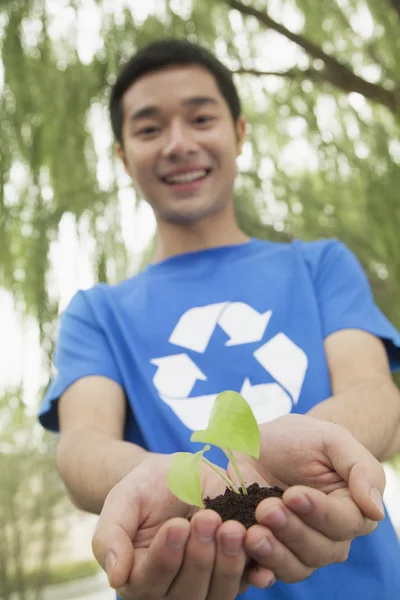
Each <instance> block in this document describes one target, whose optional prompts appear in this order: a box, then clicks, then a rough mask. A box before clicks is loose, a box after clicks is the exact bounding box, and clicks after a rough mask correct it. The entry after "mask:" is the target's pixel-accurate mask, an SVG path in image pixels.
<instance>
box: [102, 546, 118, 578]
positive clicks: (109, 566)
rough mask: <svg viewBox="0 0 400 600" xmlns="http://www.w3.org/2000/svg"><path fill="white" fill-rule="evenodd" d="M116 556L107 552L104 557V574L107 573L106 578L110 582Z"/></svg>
mask: <svg viewBox="0 0 400 600" xmlns="http://www.w3.org/2000/svg"><path fill="white" fill-rule="evenodd" d="M117 560H118V558H117V555H116V554H114V552H112V551H111V552H109V553H108V554H107V556H106V562H105V568H106V573H107V577H108V579H109V580H111V577H112V574H113V571H114V567H115V565H116V564H117Z"/></svg>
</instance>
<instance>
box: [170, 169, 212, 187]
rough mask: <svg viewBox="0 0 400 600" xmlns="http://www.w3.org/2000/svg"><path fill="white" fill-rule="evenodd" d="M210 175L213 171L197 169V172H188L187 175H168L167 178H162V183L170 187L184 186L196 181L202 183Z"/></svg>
mask: <svg viewBox="0 0 400 600" xmlns="http://www.w3.org/2000/svg"><path fill="white" fill-rule="evenodd" d="M210 173H211V169H196V170H195V171H188V172H186V173H179V174H176V175H166V176H165V177H162V181H163V182H164V183H167V184H168V185H182V184H188V183H194V182H195V181H201V180H203V179H205V178H206V177H207V176H208V175H209V174H210Z"/></svg>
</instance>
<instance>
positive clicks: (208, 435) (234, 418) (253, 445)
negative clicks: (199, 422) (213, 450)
mask: <svg viewBox="0 0 400 600" xmlns="http://www.w3.org/2000/svg"><path fill="white" fill-rule="evenodd" d="M190 440H191V441H192V442H205V443H207V442H208V443H210V444H213V445H214V446H218V447H219V448H221V449H222V450H223V451H224V452H225V454H226V455H227V457H228V459H229V460H230V461H231V463H232V465H233V467H234V468H235V470H236V473H237V475H238V478H239V481H240V483H241V488H242V493H243V494H247V489H246V484H245V482H244V480H243V477H242V474H241V473H240V471H239V468H238V466H237V464H236V460H235V456H234V454H233V453H234V452H241V453H243V454H247V455H249V456H254V457H256V458H258V457H259V455H260V430H259V428H258V425H257V421H256V419H255V417H254V414H253V411H252V410H251V408H250V406H249V404H248V403H247V402H246V400H245V399H244V398H243V396H241V395H240V394H238V393H237V392H232V391H226V392H222V393H221V394H219V395H218V396H217V398H216V399H215V402H214V405H213V408H212V411H211V414H210V418H209V421H208V426H207V429H204V430H201V431H195V432H194V433H193V434H192V436H191V438H190ZM209 449H210V446H208V445H207V446H205V447H204V448H203V449H202V450H200V451H199V452H196V454H190V453H189V452H180V453H178V454H177V455H176V456H175V458H174V461H173V463H172V466H171V468H170V470H169V471H168V476H167V482H168V487H169V489H170V490H171V492H172V493H173V494H175V496H176V497H177V498H179V499H180V500H182V501H183V502H186V503H187V504H191V505H193V506H199V507H203V506H204V505H203V501H202V494H201V478H200V465H201V462H202V461H204V462H205V463H206V464H207V465H208V466H209V467H211V468H212V469H214V471H216V473H217V474H218V475H220V476H221V477H222V478H223V479H224V481H226V483H227V484H228V485H229V486H230V487H231V489H232V490H233V491H234V492H236V493H237V494H238V493H239V490H238V489H237V488H236V486H235V485H234V484H233V483H232V481H231V480H230V479H229V478H228V477H227V476H226V475H225V474H224V473H223V471H222V470H221V469H220V468H219V467H217V466H216V465H214V464H213V463H211V462H210V461H208V460H207V459H206V458H204V456H203V454H204V452H205V451H207V450H209Z"/></svg>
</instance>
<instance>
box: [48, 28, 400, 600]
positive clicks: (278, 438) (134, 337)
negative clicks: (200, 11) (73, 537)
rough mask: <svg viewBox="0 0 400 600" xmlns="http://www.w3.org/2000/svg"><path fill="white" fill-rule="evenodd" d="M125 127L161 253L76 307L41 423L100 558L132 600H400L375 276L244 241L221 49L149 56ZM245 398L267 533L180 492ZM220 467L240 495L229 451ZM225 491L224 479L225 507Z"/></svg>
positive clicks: (390, 352)
mask: <svg viewBox="0 0 400 600" xmlns="http://www.w3.org/2000/svg"><path fill="white" fill-rule="evenodd" d="M110 112H111V121H112V126H113V130H114V133H115V136H116V139H117V151H118V155H119V157H120V158H121V160H122V162H123V164H124V166H125V169H126V171H127V173H128V174H129V175H130V176H131V178H132V180H133V181H134V183H135V185H136V186H137V188H138V190H139V191H140V193H141V195H142V196H143V197H144V198H145V199H146V201H147V202H148V203H149V204H150V206H151V207H152V208H153V210H154V213H155V216H156V219H157V253H156V256H155V259H154V262H153V263H152V264H151V265H149V266H148V267H147V269H145V270H144V271H143V272H142V273H140V274H138V275H136V276H135V277H133V278H131V279H128V280H127V281H124V282H122V283H120V284H119V285H116V286H107V285H104V284H101V285H98V286H95V287H94V288H93V289H90V290H87V291H84V292H83V291H80V292H78V293H77V294H76V296H75V297H74V298H73V300H72V301H71V303H70V305H69V307H68V308H67V310H66V312H65V313H64V315H63V317H62V320H61V328H60V336H59V341H58V346H57V351H56V355H55V365H56V367H57V375H56V377H55V379H54V381H53V382H52V384H51V386H50V388H49V390H48V392H47V394H46V398H45V401H44V404H43V407H42V411H41V415H40V419H41V422H42V424H43V425H44V426H45V427H48V428H50V429H54V430H57V429H58V428H59V429H60V431H61V438H60V443H59V448H58V455H57V462H58V469H59V472H60V474H61V477H62V478H63V480H64V482H65V484H66V487H67V489H68V491H69V494H70V496H71V498H72V500H73V502H74V503H75V504H76V505H77V506H78V507H80V508H82V509H83V510H87V511H89V512H93V513H97V514H100V519H99V523H98V527H97V529H96V532H95V535H94V538H93V550H94V553H95V556H96V558H97V559H98V561H99V562H100V564H101V565H102V567H103V568H104V569H105V570H106V572H107V574H108V577H109V580H110V584H111V586H112V587H113V588H115V589H117V590H118V593H119V595H120V597H121V598H123V599H127V600H133V599H134V600H145V599H146V600H161V599H164V598H165V599H168V600H178V599H179V600H181V599H187V600H233V599H234V598H235V597H236V596H237V594H238V593H240V592H243V591H245V590H247V591H245V593H244V595H243V596H242V597H243V598H244V599H246V600H256V599H261V598H264V599H266V598H271V599H289V598H290V599H296V600H303V599H307V600H314V599H315V600H317V599H318V600H320V599H322V598H324V599H327V600H330V599H333V598H338V597H340V598H341V599H344V600H350V598H351V599H353V598H354V596H355V595H356V594H357V596H359V597H361V598H363V600H375V599H376V598H378V597H382V598H385V599H388V600H390V599H395V598H399V597H400V581H399V577H398V575H397V572H398V566H399V561H400V548H399V544H398V541H397V539H396V536H395V533H394V531H393V527H392V525H391V523H390V520H389V518H388V516H385V517H384V509H383V506H382V493H383V490H384V486H385V479H384V472H383V469H382V466H381V464H380V461H383V460H386V459H387V458H389V457H390V456H392V455H393V454H394V453H395V452H397V451H398V450H399V449H400V429H399V423H400V395H399V391H398V389H397V388H396V387H395V385H394V383H393V381H392V379H391V374H390V367H392V369H394V368H395V367H398V366H399V365H400V351H399V348H400V335H399V334H398V332H397V331H396V330H395V329H394V328H393V326H392V325H391V324H390V323H389V322H388V321H387V319H386V318H385V317H384V316H383V315H382V313H381V312H380V311H379V309H378V308H377V307H376V306H375V304H374V302H373V298H372V295H371V292H370V289H369V286H368V283H367V280H366V277H365V275H364V273H363V271H362V270H361V268H360V266H359V264H358V262H357V260H356V259H355V257H354V256H353V255H352V254H351V252H350V251H349V250H348V249H347V248H346V247H345V246H344V245H342V244H341V243H339V242H337V241H335V240H325V241H319V242H313V243H304V242H300V241H294V242H293V243H290V244H276V243H270V242H261V241H258V240H254V239H249V238H248V237H247V236H246V235H244V233H243V232H242V231H241V230H240V229H239V227H238V225H237V223H236V220H235V216H234V208H233V202H232V194H233V187H234V180H235V176H236V159H237V156H238V155H239V154H240V152H241V148H242V145H243V142H244V138H245V128H246V124H245V120H244V118H243V117H242V116H241V112H240V102H239V99H238V96H237V92H236V89H235V87H234V84H233V81H232V76H231V74H230V72H229V71H227V69H225V67H223V66H222V65H221V64H220V63H219V62H218V61H217V60H216V59H215V57H213V56H212V55H211V54H210V53H208V52H207V51H205V50H204V49H202V48H199V47H198V46H195V45H192V44H189V43H186V42H184V41H174V40H165V41H161V42H155V43H154V44H151V45H150V46H149V47H146V48H144V49H143V50H141V51H140V52H139V53H138V54H137V55H136V56H134V57H133V58H132V59H131V60H130V61H129V62H128V64H127V65H126V66H125V67H124V69H123V70H122V71H121V73H120V75H119V77H118V79H117V81H116V83H115V85H114V87H113V90H112V95H111V102H110ZM226 389H234V390H237V391H239V392H241V393H242V394H243V395H244V397H245V398H246V399H247V401H248V402H249V404H250V405H251V406H252V408H253V411H254V414H255V416H256V418H257V420H258V422H259V424H260V430H261V440H262V443H261V455H260V460H258V461H255V460H249V459H247V458H246V457H245V456H238V457H237V460H238V462H239V463H240V468H241V471H242V473H243V474H244V478H245V480H246V482H247V483H251V482H253V481H258V482H260V483H262V484H264V485H280V486H281V487H282V488H283V489H284V490H285V493H284V496H283V498H282V499H277V498H271V499H267V500H265V501H263V502H262V503H261V504H260V505H259V507H258V509H257V513H256V517H257V520H258V525H256V526H254V527H252V528H250V529H249V530H248V531H247V532H246V531H245V530H244V528H243V527H242V526H241V525H240V524H239V523H237V522H233V521H230V522H226V523H223V524H221V521H220V518H219V517H218V515H217V514H216V513H214V512H213V511H206V510H204V511H199V512H197V513H196V514H195V516H194V518H193V519H192V520H191V521H190V523H189V522H188V521H187V519H186V518H185V517H186V516H187V515H188V513H189V510H190V507H189V506H187V505H185V504H184V503H182V502H181V501H179V500H178V499H177V498H175V497H174V496H173V495H172V494H171V493H170V492H169V490H168V488H167V483H166V475H167V472H168V469H169V467H170V465H171V462H172V460H173V453H175V452H178V451H186V450H188V451H193V450H194V448H195V447H196V446H195V445H193V444H191V443H190V441H189V438H190V434H191V431H192V430H195V429H200V428H202V427H204V426H205V425H206V424H207V420H208V416H209V414H210V410H211V406H212V402H213V400H214V398H215V396H216V395H217V394H218V393H219V392H221V391H223V390H226ZM289 413H291V414H289ZM208 458H209V459H210V460H212V461H213V462H215V463H218V464H220V466H222V467H224V468H227V469H228V471H229V473H230V476H231V477H233V478H234V477H235V476H234V472H233V470H232V468H231V466H230V465H226V462H224V459H223V456H222V455H221V453H219V451H217V450H216V449H213V450H211V451H210V452H209V454H208ZM223 488H224V485H223V482H222V483H221V482H220V478H219V477H218V476H217V475H216V474H215V473H214V471H212V470H211V469H209V468H208V467H204V469H203V471H202V491H203V494H204V496H206V495H216V494H218V493H220V492H222V491H223ZM379 521H380V523H379V525H378V522H379ZM250 559H252V561H253V562H251V560H250ZM337 563H339V564H337ZM321 567H324V568H323V569H322V568H321ZM276 580H278V581H276ZM275 581H276V583H275ZM249 584H251V586H252V587H251V588H249V589H247V588H248V586H249ZM273 584H275V585H273ZM267 586H269V587H271V586H273V587H271V589H269V590H268V591H266V590H265V589H263V588H265V587H267Z"/></svg>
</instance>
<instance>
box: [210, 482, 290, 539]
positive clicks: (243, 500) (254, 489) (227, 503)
mask: <svg viewBox="0 0 400 600" xmlns="http://www.w3.org/2000/svg"><path fill="white" fill-rule="evenodd" d="M240 491H241V488H240ZM282 496H283V490H281V488H279V487H276V486H275V487H260V486H259V485H258V483H252V484H251V485H250V486H249V487H248V488H247V494H243V493H242V491H241V493H240V494H235V492H233V491H232V490H231V489H230V488H228V487H227V488H226V490H225V493H224V494H220V495H219V496H217V497H216V498H210V497H207V498H204V500H203V502H204V506H205V508H211V509H212V510H215V511H216V512H217V513H218V514H219V515H220V517H221V519H222V521H229V520H230V519H234V520H235V521H239V522H240V523H243V525H244V526H245V527H246V529H248V528H249V527H251V526H252V525H256V523H257V521H256V518H255V512H256V508H257V506H258V505H259V504H260V502H261V501H262V500H264V499H265V498H271V497H275V498H282Z"/></svg>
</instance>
